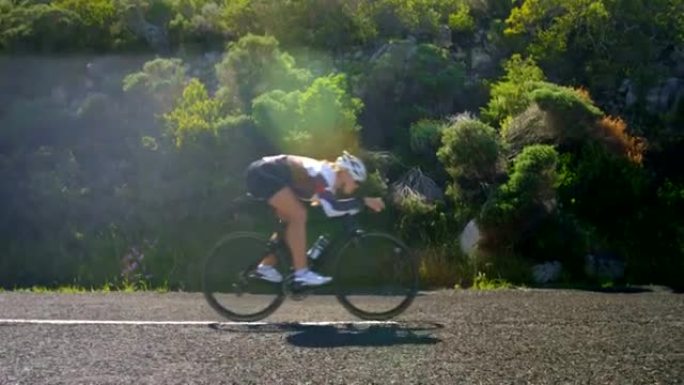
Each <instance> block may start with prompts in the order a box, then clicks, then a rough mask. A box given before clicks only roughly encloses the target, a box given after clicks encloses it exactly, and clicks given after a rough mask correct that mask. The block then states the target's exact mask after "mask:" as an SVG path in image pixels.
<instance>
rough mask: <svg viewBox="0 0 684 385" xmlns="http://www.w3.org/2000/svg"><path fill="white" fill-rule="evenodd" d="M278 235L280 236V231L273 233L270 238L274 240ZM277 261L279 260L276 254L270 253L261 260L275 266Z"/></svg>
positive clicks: (265, 263)
mask: <svg viewBox="0 0 684 385" xmlns="http://www.w3.org/2000/svg"><path fill="white" fill-rule="evenodd" d="M277 236H278V233H273V235H271V238H270V239H271V240H273V239H275V238H276V237H277ZM276 262H278V260H277V259H276V256H275V254H269V255H267V256H266V257H265V258H264V259H262V260H261V263H262V264H264V265H268V266H275V264H276Z"/></svg>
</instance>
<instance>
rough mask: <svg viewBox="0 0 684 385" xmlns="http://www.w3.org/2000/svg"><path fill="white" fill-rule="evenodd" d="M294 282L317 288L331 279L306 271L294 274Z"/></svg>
mask: <svg viewBox="0 0 684 385" xmlns="http://www.w3.org/2000/svg"><path fill="white" fill-rule="evenodd" d="M294 281H295V282H296V283H300V284H302V285H305V286H319V285H324V284H326V283H328V282H330V281H332V277H325V276H322V275H320V274H318V273H314V272H313V271H311V270H308V269H307V270H306V271H304V272H302V273H301V274H300V273H295V278H294Z"/></svg>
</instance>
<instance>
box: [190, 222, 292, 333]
mask: <svg viewBox="0 0 684 385" xmlns="http://www.w3.org/2000/svg"><path fill="white" fill-rule="evenodd" d="M268 253H269V252H268V241H267V239H266V238H265V237H263V236H261V235H259V234H256V233H250V232H236V233H232V234H229V235H228V236H226V237H225V238H223V239H221V240H220V241H219V242H218V243H217V244H216V245H215V246H214V248H213V249H212V250H211V252H210V253H209V255H208V256H207V258H206V260H205V263H204V269H203V274H202V291H203V292H204V297H205V298H206V300H207V302H208V303H209V305H210V306H211V307H212V308H213V309H214V310H215V311H216V312H218V313H219V314H221V315H222V316H224V317H226V318H228V319H230V320H233V321H242V322H250V321H258V320H260V319H263V318H265V317H268V316H269V315H270V314H271V313H273V312H274V311H275V310H276V309H278V307H279V306H280V305H281V304H282V302H283V300H284V299H285V295H284V294H283V291H282V286H281V285H282V284H280V283H272V282H268V281H265V280H263V279H261V278H260V277H259V276H258V275H257V274H256V267H257V266H258V265H259V262H261V260H262V259H263V258H264V257H265V256H266V255H267V254H268Z"/></svg>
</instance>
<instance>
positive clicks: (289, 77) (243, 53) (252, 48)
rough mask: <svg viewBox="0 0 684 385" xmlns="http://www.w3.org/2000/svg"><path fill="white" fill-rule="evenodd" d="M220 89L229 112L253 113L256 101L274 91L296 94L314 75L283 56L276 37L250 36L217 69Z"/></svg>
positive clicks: (236, 44) (235, 45) (232, 47)
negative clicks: (255, 99)
mask: <svg viewBox="0 0 684 385" xmlns="http://www.w3.org/2000/svg"><path fill="white" fill-rule="evenodd" d="M216 76H217V77H218V80H219V83H220V88H219V90H218V92H217V96H218V98H219V99H221V101H222V102H223V103H224V106H225V107H226V109H227V112H244V113H247V114H248V113H250V112H251V108H252V100H253V99H254V98H255V97H257V96H259V95H261V94H263V93H266V92H268V91H271V90H283V91H292V90H295V89H298V88H300V87H302V86H304V85H306V84H307V83H308V82H309V80H310V78H311V74H310V73H309V72H308V71H307V70H305V69H299V68H297V67H296V66H295V62H294V59H293V58H292V56H290V55H289V54H287V53H284V52H281V51H280V48H279V43H278V41H277V40H276V39H275V38H274V37H272V36H256V35H252V34H248V35H247V36H245V37H243V38H241V39H240V40H238V41H237V42H232V43H230V44H229V45H228V51H227V53H226V54H225V56H224V57H223V60H222V61H221V63H219V64H217V65H216Z"/></svg>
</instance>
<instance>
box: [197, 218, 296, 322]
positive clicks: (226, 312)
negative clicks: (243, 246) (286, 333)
mask: <svg viewBox="0 0 684 385" xmlns="http://www.w3.org/2000/svg"><path fill="white" fill-rule="evenodd" d="M237 241H244V242H248V243H250V242H251V243H252V245H253V246H255V249H260V250H262V252H263V251H265V250H266V249H267V244H268V240H267V238H266V237H264V236H262V235H261V234H258V233H253V232H245V231H238V232H233V233H230V234H228V235H226V236H225V237H223V238H222V239H220V240H219V241H218V242H217V243H216V244H215V245H214V247H213V248H212V249H211V251H210V252H209V254H208V255H207V256H206V258H205V261H204V266H203V269H202V292H203V294H204V297H205V299H206V301H207V302H208V304H209V306H211V308H212V309H214V310H215V311H216V312H217V313H219V314H220V315H221V316H223V317H225V318H227V319H229V320H232V321H238V322H253V321H258V320H261V319H264V318H266V317H268V316H269V315H271V314H272V313H273V312H275V311H276V310H277V309H278V308H279V307H280V305H281V304H282V303H283V301H284V300H285V293H283V291H282V285H281V284H279V283H272V284H270V285H272V287H273V293H274V294H275V297H274V299H273V300H272V301H270V302H269V303H268V304H267V305H266V306H265V307H264V308H263V309H260V310H258V311H255V312H250V313H246V314H245V313H240V312H238V311H236V310H235V309H230V308H229V307H227V306H225V305H223V304H222V303H221V302H219V301H218V300H217V298H216V293H215V292H214V290H213V288H212V285H211V283H210V279H209V276H210V274H212V273H217V272H216V270H215V269H216V266H219V265H220V264H219V263H217V262H218V259H219V258H231V257H235V256H236V255H237V254H236V250H237V249H236V248H235V247H231V244H237V243H238V242H237ZM226 247H227V248H228V249H229V250H231V251H230V252H229V253H230V254H226V253H219V252H218V251H219V250H221V249H223V248H226ZM248 258H249V259H248V261H250V260H251V262H247V263H246V265H247V266H245V268H243V269H242V270H241V271H240V272H241V273H242V271H243V270H247V269H250V268H251V267H254V266H256V264H257V263H258V262H259V261H260V260H261V258H263V254H262V253H261V254H259V255H255V256H254V257H248ZM257 258H259V259H257ZM234 259H237V258H234ZM229 274H237V272H226V276H228V275H229ZM242 278H244V277H242Z"/></svg>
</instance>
